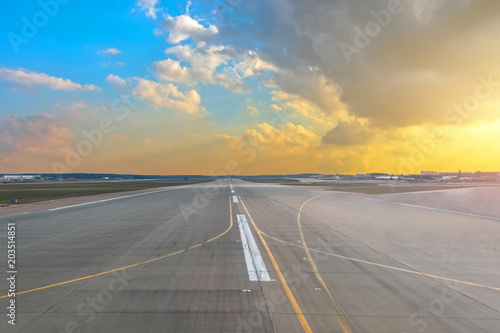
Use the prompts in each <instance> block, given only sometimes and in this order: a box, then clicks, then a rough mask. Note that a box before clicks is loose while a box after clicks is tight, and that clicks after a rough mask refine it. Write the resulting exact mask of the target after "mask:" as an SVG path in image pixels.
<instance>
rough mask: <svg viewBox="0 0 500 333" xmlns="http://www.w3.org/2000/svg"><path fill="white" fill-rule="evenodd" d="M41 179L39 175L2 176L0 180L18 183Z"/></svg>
mask: <svg viewBox="0 0 500 333" xmlns="http://www.w3.org/2000/svg"><path fill="white" fill-rule="evenodd" d="M38 179H42V177H41V176H40V175H4V176H3V177H2V178H1V180H2V181H4V182H19V181H28V180H38Z"/></svg>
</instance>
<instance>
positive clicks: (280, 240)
mask: <svg viewBox="0 0 500 333" xmlns="http://www.w3.org/2000/svg"><path fill="white" fill-rule="evenodd" d="M262 234H263V235H264V236H266V237H268V238H270V239H273V240H275V241H277V242H280V243H283V244H288V245H291V246H295V247H299V248H302V246H301V245H297V244H294V243H290V242H287V241H284V240H282V239H279V238H276V237H273V236H271V235H268V234H266V233H265V232H262ZM309 250H310V251H312V252H317V253H322V254H326V255H329V256H332V257H337V258H340V259H345V260H349V261H355V262H359V263H362V264H367V265H372V266H377V267H382V268H387V269H392V270H395V271H400V272H404V273H410V274H415V275H421V276H426V277H430V278H435V279H439V280H445V281H451V282H456V283H460V284H465V285H469V286H474V287H480V288H487V289H491V290H497V291H500V288H499V287H493V286H488V285H484V284H478V283H474V282H468V281H462V280H457V279H452V278H447V277H444V276H439V275H433V274H427V273H423V272H419V271H412V270H411V269H404V268H399V267H394V266H389V265H384V264H378V263H376V262H371V261H366V260H361V259H356V258H351V257H346V256H343V255H340V254H335V253H331V252H326V251H321V250H315V249H311V248H309Z"/></svg>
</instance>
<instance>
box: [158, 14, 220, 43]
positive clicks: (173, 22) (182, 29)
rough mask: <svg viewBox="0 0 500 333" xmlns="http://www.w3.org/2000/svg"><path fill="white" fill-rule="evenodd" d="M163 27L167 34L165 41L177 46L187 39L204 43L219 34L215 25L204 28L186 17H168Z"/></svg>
mask: <svg viewBox="0 0 500 333" xmlns="http://www.w3.org/2000/svg"><path fill="white" fill-rule="evenodd" d="M163 26H164V29H165V30H166V31H168V33H169V34H168V37H167V41H168V42H169V43H172V44H178V43H180V42H182V41H184V40H186V39H189V38H192V39H193V40H194V41H195V42H200V41H204V40H207V39H209V38H210V37H211V36H213V35H215V34H217V33H218V32H219V30H218V29H217V27H216V26H215V25H212V24H210V25H209V26H208V27H204V26H203V25H201V24H200V23H199V22H198V21H196V20H195V19H193V18H191V17H190V16H188V15H179V16H175V17H172V16H169V17H167V18H166V19H165V21H164V22H163Z"/></svg>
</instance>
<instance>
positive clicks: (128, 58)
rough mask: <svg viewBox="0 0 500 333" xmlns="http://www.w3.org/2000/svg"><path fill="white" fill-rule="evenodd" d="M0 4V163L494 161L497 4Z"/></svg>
mask: <svg viewBox="0 0 500 333" xmlns="http://www.w3.org/2000/svg"><path fill="white" fill-rule="evenodd" d="M1 7H2V8H1V10H0V36H1V38H0V100H1V101H2V103H0V173H67V172H95V173H101V172H108V173H129V174H151V175H153V174H156V175H168V174H172V175H173V174H178V175H181V174H182V175H183V174H204V175H225V174H232V175H239V174H240V175H256V174H289V173H325V174H335V173H339V174H355V173H365V172H387V173H395V174H400V173H404V174H411V173H420V171H421V170H434V171H458V170H459V169H461V170H462V171H472V172H473V171H477V170H481V171H500V145H499V144H498V142H500V108H499V107H500V71H499V70H500V43H498V36H499V33H500V2H499V1H497V0H400V1H399V0H358V1H349V0H335V1H333V0H314V1H310V0H252V1H249V0H199V1H196V0H192V1H165V0H135V1H134V0H121V1H94V0H88V1H76V0H40V1H32V0H26V1H23V3H22V5H21V4H19V3H15V2H12V1H7V2H4V3H2V5H1Z"/></svg>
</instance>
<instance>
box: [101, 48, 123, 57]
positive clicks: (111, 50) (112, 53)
mask: <svg viewBox="0 0 500 333" xmlns="http://www.w3.org/2000/svg"><path fill="white" fill-rule="evenodd" d="M121 53H122V52H121V51H120V50H118V49H117V48H116V47H110V48H108V49H106V50H100V51H99V52H97V54H103V55H106V56H111V57H114V56H116V55H118V54H121Z"/></svg>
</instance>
